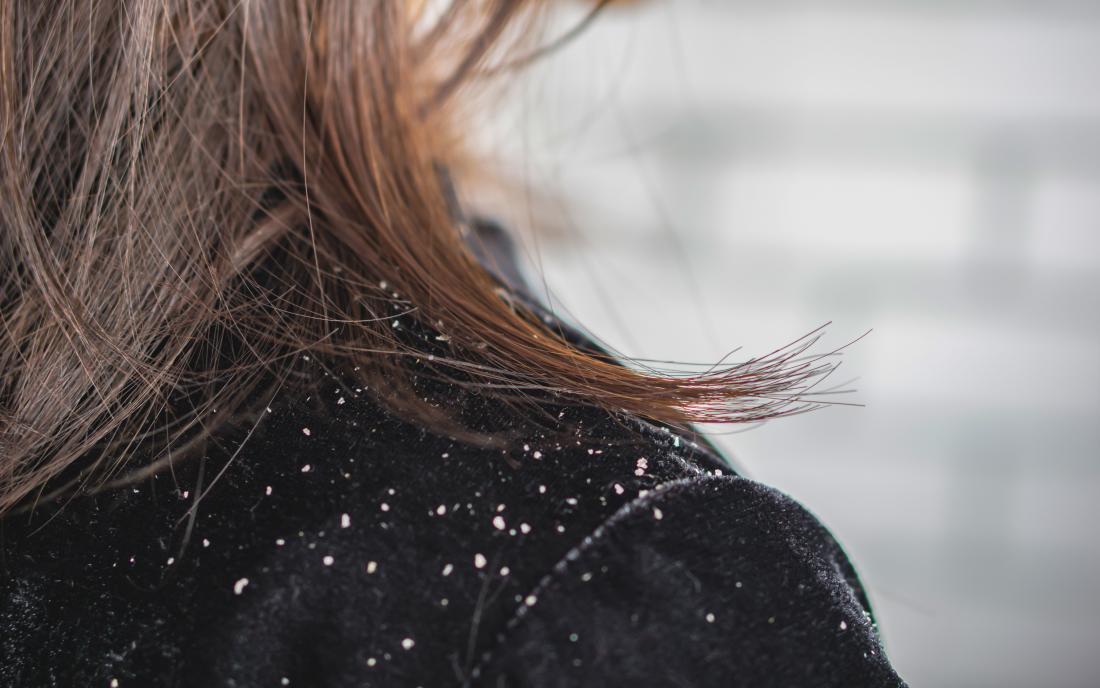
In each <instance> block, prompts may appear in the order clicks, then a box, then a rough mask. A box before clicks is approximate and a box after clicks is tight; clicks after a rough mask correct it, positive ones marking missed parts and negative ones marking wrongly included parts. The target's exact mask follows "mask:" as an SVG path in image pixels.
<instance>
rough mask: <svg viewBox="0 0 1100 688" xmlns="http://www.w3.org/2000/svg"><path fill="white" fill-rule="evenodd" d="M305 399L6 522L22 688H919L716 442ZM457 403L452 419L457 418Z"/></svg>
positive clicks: (311, 365)
mask: <svg viewBox="0 0 1100 688" xmlns="http://www.w3.org/2000/svg"><path fill="white" fill-rule="evenodd" d="M303 364H304V366H305V368H306V370H307V375H306V376H305V378H307V379H305V380H301V381H299V383H297V384H295V385H292V386H290V387H287V388H285V389H284V391H283V392H282V393H281V394H280V395H278V396H277V397H276V399H275V400H274V401H272V403H271V404H270V406H269V408H267V409H265V410H261V411H260V413H259V414H258V415H257V416H256V417H255V418H252V419H249V420H248V422H245V423H242V424H241V425H240V426H239V427H237V428H231V429H228V430H226V431H224V432H221V433H219V435H218V436H216V437H215V438H214V441H213V442H212V443H211V446H210V448H209V451H208V452H207V453H206V456H205V457H204V458H202V459H195V460H191V461H187V462H184V463H182V464H181V465H178V466H177V467H175V468H174V469H173V470H172V471H167V472H164V473H161V474H159V475H157V476H155V477H152V478H150V479H148V480H146V481H145V482H144V483H140V484H136V485H133V486H130V487H125V488H120V489H117V490H115V491H112V492H107V493H102V494H98V495H93V496H83V497H79V498H76V499H73V500H71V501H68V502H67V503H65V504H63V505H58V504H49V505H41V506H39V507H38V508H37V509H35V510H34V511H32V512H29V513H28V512H25V513H21V514H16V515H10V516H8V517H7V518H5V519H4V520H3V521H0V686H103V687H105V688H106V687H108V686H124V687H128V686H141V687H144V686H181V687H182V686H189V687H198V688H205V687H208V686H311V687H312V686H332V687H337V686H340V687H342V686H423V687H425V688H427V687H429V686H494V687H496V686H501V687H503V686H845V687H849V688H855V687H857V686H901V685H904V684H903V683H902V681H901V680H900V679H899V678H898V676H897V675H896V674H895V672H894V671H893V669H892V668H891V666H890V664H889V662H888V660H887V658H886V656H885V655H884V654H883V649H882V646H881V644H880V642H879V638H878V635H877V632H876V629H875V625H874V622H873V620H872V617H871V613H870V608H869V605H868V603H867V599H866V596H865V595H864V592H863V590H862V588H861V587H860V584H859V581H858V579H857V577H856V574H855V572H854V571H853V569H852V566H851V564H850V563H849V562H848V560H847V558H846V557H845V555H844V553H843V552H842V551H841V549H840V547H839V546H838V545H837V543H836V542H835V541H834V540H833V538H832V537H831V536H830V535H829V533H828V532H827V531H826V530H825V529H824V528H823V527H822V526H821V524H820V523H818V521H817V520H816V519H815V518H814V517H813V516H812V515H810V514H809V513H808V512H807V511H806V510H805V509H803V508H802V507H801V506H799V505H798V504H796V503H795V502H793V501H792V500H791V499H789V498H788V497H785V496H784V495H783V494H781V493H779V492H777V491H776V490H774V489H772V488H770V487H766V486H764V485H761V484H759V483H756V482H753V481H751V480H748V479H746V478H743V477H740V476H738V475H737V474H736V473H735V471H734V470H733V469H732V468H731V467H730V466H729V465H728V464H727V462H725V461H724V460H723V459H722V458H721V457H720V456H719V455H718V454H717V453H716V452H715V451H714V450H713V449H712V448H710V447H709V446H708V445H706V444H705V443H702V442H698V443H697V441H695V440H694V438H692V437H691V436H686V435H684V434H680V433H678V432H677V431H675V430H672V429H670V428H666V427H660V426H656V425H653V424H649V423H646V422H643V421H641V420H639V419H636V418H631V417H623V416H616V415H613V414H609V413H607V412H604V411H601V410H598V409H595V408H590V407H583V406H576V405H560V406H558V405H555V404H554V403H553V400H550V401H549V402H548V403H547V404H545V405H544V406H543V409H542V411H543V412H540V413H530V414H527V415H517V414H515V413H514V412H512V411H511V410H509V409H507V408H505V407H504V405H503V404H500V403H499V402H492V401H489V400H487V399H484V398H480V397H478V396H476V395H464V394H462V393H460V392H459V390H457V389H455V390H451V391H453V394H449V390H447V389H446V388H444V389H438V388H437V389H435V394H436V397H437V398H444V399H449V401H450V403H453V404H458V405H461V407H462V412H463V415H464V417H465V419H466V420H467V421H468V422H469V423H470V425H471V426H472V427H477V428H482V429H486V430H491V431H494V432H496V433H498V435H499V436H501V437H506V438H507V440H506V443H505V445H506V446H504V447H503V448H501V447H494V448H484V447H479V446H475V445H472V444H470V443H463V442H460V441H456V440H452V439H448V438H447V437H445V436H440V435H438V434H432V433H429V432H427V431H425V430H424V429H423V428H421V427H418V426H416V425H413V424H409V423H407V422H403V421H401V420H398V419H396V418H393V417H392V416H390V415H388V414H387V413H386V412H384V411H383V410H381V409H380V408H378V407H377V406H376V405H375V404H374V403H373V402H372V401H370V395H369V393H367V390H364V389H363V388H362V387H360V386H357V385H356V383H355V382H354V381H353V380H352V379H351V378H341V379H339V380H338V379H337V378H336V377H333V376H332V375H330V373H329V372H328V371H327V370H326V368H325V367H324V366H323V365H322V364H321V363H320V362H318V361H310V360H309V359H308V358H306V359H305V360H304V361H303ZM440 393H442V394H440Z"/></svg>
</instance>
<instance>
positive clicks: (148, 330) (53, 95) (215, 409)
mask: <svg viewBox="0 0 1100 688" xmlns="http://www.w3.org/2000/svg"><path fill="white" fill-rule="evenodd" d="M548 4H549V3H548V2H545V1H543V2H540V1H535V0H528V1H520V0H454V1H453V2H449V3H440V2H413V1H411V0H410V1H408V2H400V1H398V0H296V1H295V0H285V1H284V0H277V1H276V0H270V1H265V0H50V1H48V2H44V1H42V0H8V1H5V2H2V3H0V32H2V34H0V132H2V133H0V135H2V141H0V324H2V329H0V342H2V344H0V513H3V512H4V511H6V510H10V509H11V508H13V507H14V506H16V505H19V504H21V503H26V502H30V501H33V500H36V499H40V498H42V497H44V496H48V495H50V494H54V493H56V492H58V491H59V490H60V491H65V490H68V491H72V490H77V489H90V488H94V487H98V486H102V485H110V484H115V483H118V482H120V481H125V480H128V479H136V478H137V477H139V476H142V475H147V474H149V473H150V472H152V471H155V470H157V469H158V468H159V467H161V466H163V465H166V463H167V462H168V461H169V460H170V459H174V458H176V457H180V456H185V455H187V453H188V452H189V450H190V449H189V448H193V447H194V446H195V445H196V442H195V440H196V438H200V437H202V436H204V435H205V434H207V433H209V432H210V431H211V430H212V429H214V428H216V427H217V426H218V425H219V423H222V422H224V421H225V420H226V419H229V418H231V417H233V415H234V414H236V413H241V412H243V411H244V410H245V408H246V407H247V406H249V405H255V404H259V405H260V407H261V408H262V406H263V404H264V403H265V402H266V400H267V399H266V397H265V396H264V394H265V393H266V391H269V390H270V388H265V389H261V386H263V385H266V384H268V382H270V381H271V380H278V379H282V377H285V374H284V373H285V372H286V371H288V370H290V369H291V367H292V366H293V365H294V363H293V362H294V360H295V359H299V358H300V357H301V354H302V353H303V352H305V351H309V352H311V355H312V354H313V353H315V354H316V355H317V356H318V357H319V358H322V359H323V360H326V361H328V362H330V363H331V364H332V365H334V366H344V365H346V366H347V369H348V370H351V369H356V370H358V373H357V374H359V375H361V376H363V378H364V379H365V380H367V381H369V382H371V383H372V384H370V385H369V387H370V389H372V390H373V391H374V392H375V393H376V394H377V396H378V397H379V399H380V401H381V402H382V403H384V404H385V405H386V406H388V407H389V408H391V409H392V410H394V411H395V412H396V413H398V414H400V415H403V416H405V417H409V418H415V419H417V420H419V421H420V422H423V423H424V424H426V425H429V426H435V427H437V428H443V427H447V426H448V423H449V422H450V421H449V420H448V416H447V414H445V413H443V410H442V409H441V408H439V407H438V404H435V403H432V402H429V401H426V400H424V399H423V398H422V397H421V395H418V394H417V392H416V390H414V389H413V386H412V384H413V383H412V382H411V378H412V376H413V374H414V373H415V374H416V375H434V376H436V377H441V378H446V379H450V380H452V381H458V382H459V383H461V384H462V385H464V386H466V387H467V388H473V389H476V390H480V391H479V393H482V394H487V395H497V396H500V397H503V398H508V399H510V400H515V399H517V398H523V397H524V396H525V395H528V394H535V393H539V394H547V393H549V394H552V395H555V396H556V397H557V398H560V399H562V400H565V401H571V402H574V403H590V404H595V405H599V406H601V407H604V408H607V409H610V410H614V411H624V412H629V413H633V414H638V415H641V416H644V417H647V418H651V419H656V420H661V421H666V422H671V423H682V422H688V421H746V420H758V419H762V418H767V417H772V416H775V415H780V414H785V413H790V412H793V411H796V410H802V409H804V408H806V402H804V401H802V398H803V397H802V396H801V395H802V394H803V393H804V392H805V390H806V388H807V387H808V386H809V385H808V382H809V381H810V380H811V379H816V377H815V376H818V375H819V374H820V373H821V372H822V371H823V364H822V363H821V362H820V359H818V358H812V359H806V358H802V357H800V354H801V352H802V351H803V350H804V348H805V346H806V344H807V343H808V342H809V340H801V341H800V342H799V343H796V344H795V345H794V346H790V347H784V348H783V349H780V350H777V351H776V352H773V353H772V354H769V355H768V356H765V357H763V358H759V359H755V360H752V361H749V362H747V363H742V364H739V365H731V366H716V367H714V368H711V369H707V370H704V371H702V372H698V371H696V372H695V373H694V374H675V373H672V372H667V371H666V372H660V371H656V370H653V369H650V368H645V367H643V366H641V365H638V364H635V365H632V366H623V365H621V364H619V363H617V362H616V361H614V360H612V359H610V358H608V357H606V356H603V355H600V354H594V353H592V352H590V351H587V350H582V349H581V348H578V347H576V346H574V345H572V344H570V343H568V342H567V341H565V340H564V339H563V338H562V337H560V336H559V335H558V334H557V333H556V332H555V331H554V330H553V329H551V328H550V327H548V326H547V325H545V324H544V322H543V321H542V320H541V319H540V318H539V317H537V316H535V315H534V314H532V313H531V312H530V311H529V310H528V309H527V308H525V307H523V306H522V305H520V304H519V303H517V301H516V300H515V299H513V298H510V297H509V294H508V293H507V292H505V291H504V290H502V289H501V285H500V283H499V282H498V281H497V280H495V279H494V278H493V277H492V276H491V275H490V274H489V273H488V272H487V271H486V270H485V269H484V268H483V267H482V265H481V264H479V262H478V261H477V260H476V258H475V257H474V255H473V253H472V252H471V249H470V247H469V245H468V241H467V240H466V239H465V238H464V234H465V232H466V227H465V223H464V220H463V217H462V214H461V212H459V211H457V210H456V207H455V202H454V195H453V193H452V192H451V189H450V184H451V181H449V180H450V179H451V178H453V179H454V183H455V184H457V186H458V188H459V189H461V188H462V183H463V179H464V176H465V175H466V173H467V172H468V171H469V169H470V167H469V163H468V162H467V158H465V157H464V156H463V153H464V151H463V148H462V145H461V144H462V142H463V139H464V138H465V134H466V132H465V131H464V130H463V126H462V124H463V110H464V108H466V111H467V112H468V111H469V110H468V108H469V103H470V101H468V100H467V99H466V97H465V96H466V95H467V93H468V92H469V91H470V89H471V88H473V87H476V86H479V85H481V84H485V83H487V82H488V81H490V80H491V79H499V78H501V76H502V75H506V74H508V73H510V72H513V71H514V69H515V68H516V67H517V66H518V65H521V64H522V63H524V62H526V61H528V60H529V58H531V57H532V56H534V55H537V54H539V53H540V52H541V51H542V50H543V48H540V46H539V45H537V44H532V42H531V40H530V36H532V35H534V36H538V35H539V34H538V32H536V31H534V28H535V26H536V21H537V20H538V19H539V16H540V15H541V14H542V13H543V12H544V10H546V9H547V6H548ZM602 4H603V3H598V5H602ZM591 7H592V5H591V4H590V5H589V8H591ZM464 103H465V105H464ZM395 318H396V319H395ZM411 321H416V322H417V323H419V324H420V325H421V326H423V327H425V328H430V330H431V331H432V332H433V334H434V335H435V336H434V337H432V338H431V341H432V347H437V348H436V349H433V350H432V351H429V350H428V345H426V344H425V345H424V346H418V345H417V344H416V341H418V340H416V339H415V338H410V337H406V336H403V333H402V331H401V329H402V328H401V326H400V323H402V322H411ZM429 355H430V356H431V358H430V359H429Z"/></svg>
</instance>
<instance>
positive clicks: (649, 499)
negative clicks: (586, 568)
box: [463, 473, 745, 686]
mask: <svg viewBox="0 0 1100 688" xmlns="http://www.w3.org/2000/svg"><path fill="white" fill-rule="evenodd" d="M742 480H745V478H742V477H740V476H738V475H712V474H709V473H704V474H702V475H695V476H691V477H686V478H678V479H676V480H669V481H666V482H663V483H661V484H659V485H657V486H655V487H652V488H650V489H649V490H648V491H646V492H645V494H641V495H639V496H637V497H635V498H634V499H632V500H630V501H629V502H627V503H626V504H623V505H622V506H621V507H619V508H618V509H616V510H615V512H614V513H613V514H611V515H610V516H608V517H607V518H606V519H604V520H603V522H601V523H600V525H598V526H596V527H595V528H594V529H592V530H591V531H590V532H589V533H588V535H586V536H584V538H582V539H581V541H580V542H579V543H578V544H577V545H575V546H573V547H572V548H571V549H570V550H569V551H568V552H566V553H565V556H563V557H562V558H561V559H559V560H558V561H557V562H556V563H555V564H554V565H553V566H552V567H551V568H550V571H549V572H547V573H546V574H545V575H544V576H543V577H542V578H540V579H539V582H538V583H536V584H535V586H534V587H533V588H532V589H531V590H530V591H529V592H528V593H527V595H526V596H524V599H523V601H522V602H520V605H519V607H518V608H517V609H516V611H515V612H513V613H512V616H511V617H509V619H508V621H507V622H505V624H504V629H503V630H502V631H500V632H499V633H498V634H497V636H496V642H494V643H493V645H492V647H490V648H489V649H487V650H486V651H485V652H483V653H482V654H481V657H479V658H478V661H477V664H476V665H474V667H473V668H472V669H471V670H470V673H469V675H468V676H467V678H466V679H465V680H464V681H463V686H468V685H469V684H470V680H471V679H477V678H480V676H481V671H482V669H483V668H484V667H485V665H486V664H488V663H489V661H490V660H491V659H492V657H493V653H494V652H496V650H498V649H499V648H500V647H501V646H502V645H503V644H504V643H505V641H506V640H507V639H508V634H509V633H510V632H511V631H513V630H515V628H516V627H518V626H519V624H520V623H521V622H522V621H523V619H524V618H525V617H526V616H527V610H528V609H530V608H531V607H533V606H534V605H535V604H537V603H538V598H539V594H540V593H542V592H543V591H545V590H546V589H547V588H549V587H550V585H551V584H552V583H553V581H554V580H555V579H556V578H558V577H560V576H561V575H563V574H565V572H566V571H567V570H568V569H569V566H570V564H571V563H572V562H574V561H576V560H578V559H580V557H581V554H583V553H584V552H585V551H586V550H588V549H590V548H592V547H593V546H595V545H596V543H597V542H598V541H600V540H602V539H603V537H604V536H605V535H606V534H607V533H608V531H610V530H611V529H613V528H614V527H615V525H616V524H618V523H619V522H620V521H623V520H624V519H626V518H628V517H629V516H631V515H633V514H634V513H635V512H637V511H640V510H641V509H644V508H647V507H648V505H650V504H652V503H653V502H654V501H656V500H657V499H658V498H659V497H661V496H663V495H665V494H666V493H668V492H671V491H673V490H676V489H677V488H681V487H685V486H688V485H694V484H700V483H713V482H720V483H727V482H728V483H733V482H739V481H742ZM529 600H530V602H528V601H529Z"/></svg>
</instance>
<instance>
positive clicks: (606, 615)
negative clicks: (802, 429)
mask: <svg viewBox="0 0 1100 688" xmlns="http://www.w3.org/2000/svg"><path fill="white" fill-rule="evenodd" d="M497 641H498V642H497V645H496V647H495V649H493V650H492V651H490V652H489V653H486V655H485V656H484V657H483V658H482V663H481V666H480V668H479V670H478V672H477V676H476V678H477V681H478V684H479V685H486V686H540V687H541V686H585V685H592V686H618V685H630V686H648V685H659V686H845V687H848V688H854V687H857V686H904V685H905V684H904V682H902V681H901V679H900V678H898V676H897V674H896V673H895V672H894V670H893V669H892V667H891V666H890V663H889V661H888V660H887V658H886V656H885V655H884V654H883V649H882V646H881V644H880V642H879V638H878V633H877V630H876V628H875V624H874V621H873V619H872V617H871V613H870V609H869V606H868V603H867V599H866V596H865V595H864V593H863V590H862V588H861V587H860V585H859V582H858V579H857V578H856V575H855V573H854V571H853V570H852V568H851V565H850V564H849V562H848V560H847V558H846V557H845V555H844V553H843V552H842V551H841V549H840V547H839V546H838V545H837V544H836V542H835V541H834V540H833V538H832V537H831V536H830V535H829V533H828V532H827V531H826V530H825V529H824V528H823V527H822V526H821V524H820V523H819V522H818V521H817V520H816V519H815V518H814V517H813V516H812V515H810V514H809V513H808V512H807V511H806V510H805V509H803V508H802V507H801V506H799V505H798V504H797V503H795V502H794V501H792V500H791V499H790V498H788V497H786V496H784V495H782V494H781V493H779V492H777V491H775V490H773V489H771V488H767V487H764V486H762V485H759V484H758V483H754V482H752V481H750V480H746V479H743V478H738V477H732V476H714V477H706V478H692V479H688V480H682V481H676V482H672V483H668V484H665V485H663V486H662V487H660V488H658V489H657V490H654V491H652V492H650V493H648V494H645V495H643V496H640V497H639V498H638V499H636V500H634V501H633V502H631V503H629V504H628V505H626V506H625V507H623V508H622V509H620V510H619V511H618V512H617V513H616V514H615V515H614V516H612V517H611V518H610V519H608V520H607V521H606V522H605V523H604V524H603V525H602V526H601V527H599V528H598V529H596V530H595V531H594V532H593V533H591V535H590V536H589V537H587V538H585V540H584V541H583V542H582V543H580V544H579V545H578V546H577V547H576V548H575V549H574V550H573V551H571V552H570V553H569V554H568V556H567V557H566V558H565V559H563V560H562V561H561V562H559V563H558V564H557V565H556V566H555V567H554V569H553V571H552V572H551V573H549V574H548V575H547V576H546V577H544V578H543V580H542V581H541V582H540V584H539V585H538V586H537V587H536V589H535V590H533V591H532V592H531V594H530V595H528V596H527V598H526V600H525V603H524V605H523V606H522V607H521V608H520V610H519V613H518V614H517V615H516V616H515V617H514V618H513V619H512V620H511V622H510V623H509V624H508V625H507V628H506V630H505V632H504V633H502V634H501V635H500V636H499V637H498V639H497Z"/></svg>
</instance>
